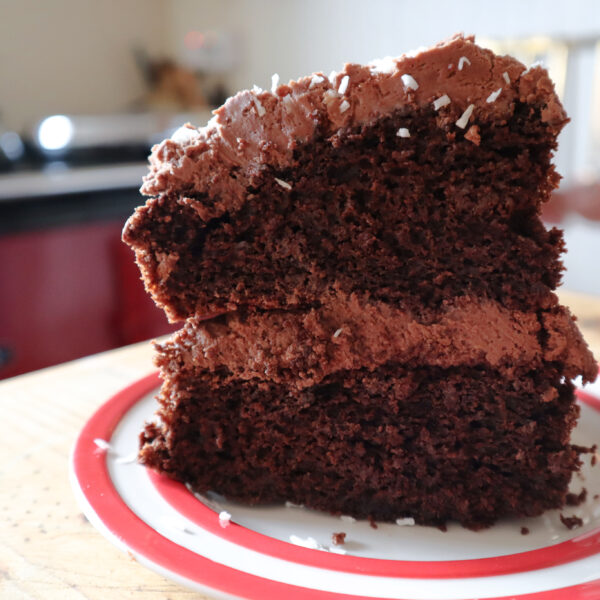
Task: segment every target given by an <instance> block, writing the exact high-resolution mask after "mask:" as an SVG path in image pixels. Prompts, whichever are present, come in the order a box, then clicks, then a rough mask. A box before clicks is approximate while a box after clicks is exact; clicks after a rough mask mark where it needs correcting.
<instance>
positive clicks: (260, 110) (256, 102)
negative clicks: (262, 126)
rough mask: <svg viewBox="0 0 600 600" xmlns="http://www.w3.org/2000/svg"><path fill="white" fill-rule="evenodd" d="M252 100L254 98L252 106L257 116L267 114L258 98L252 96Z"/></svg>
mask: <svg viewBox="0 0 600 600" xmlns="http://www.w3.org/2000/svg"><path fill="white" fill-rule="evenodd" d="M252 100H254V106H256V112H257V113H258V116H259V117H264V116H265V115H266V114H267V111H266V110H265V107H264V106H263V105H262V104H261V102H260V100H259V99H258V98H257V97H256V96H254V95H253V96H252Z"/></svg>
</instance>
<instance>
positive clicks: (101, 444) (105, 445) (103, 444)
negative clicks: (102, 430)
mask: <svg viewBox="0 0 600 600" xmlns="http://www.w3.org/2000/svg"><path fill="white" fill-rule="evenodd" d="M94 444H96V446H98V448H100V450H109V449H110V444H109V443H108V442H107V441H106V440H103V439H102V438H96V439H95V440H94Z"/></svg>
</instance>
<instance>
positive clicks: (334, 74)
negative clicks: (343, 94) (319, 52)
mask: <svg viewBox="0 0 600 600" xmlns="http://www.w3.org/2000/svg"><path fill="white" fill-rule="evenodd" d="M336 77H337V71H331V73H329V77H328V78H327V79H329V82H330V83H333V80H334V79H335V78H336Z"/></svg>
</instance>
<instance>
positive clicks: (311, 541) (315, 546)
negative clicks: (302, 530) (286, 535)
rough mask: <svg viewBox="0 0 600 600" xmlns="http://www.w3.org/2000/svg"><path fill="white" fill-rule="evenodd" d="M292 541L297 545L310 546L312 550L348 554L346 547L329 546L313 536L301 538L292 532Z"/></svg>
mask: <svg viewBox="0 0 600 600" xmlns="http://www.w3.org/2000/svg"><path fill="white" fill-rule="evenodd" d="M290 542H292V544H296V546H303V547H304V548H310V549H311V550H326V551H327V552H333V553H334V554H346V550H344V548H338V547H336V546H334V547H333V548H330V547H329V546H323V545H322V544H319V542H317V540H315V538H312V537H307V538H301V537H298V536H297V535H293V534H292V535H290Z"/></svg>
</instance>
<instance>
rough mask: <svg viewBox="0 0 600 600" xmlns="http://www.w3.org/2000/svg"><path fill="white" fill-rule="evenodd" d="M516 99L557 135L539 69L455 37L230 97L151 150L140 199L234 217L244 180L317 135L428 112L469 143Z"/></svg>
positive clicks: (555, 110)
mask: <svg viewBox="0 0 600 600" xmlns="http://www.w3.org/2000/svg"><path fill="white" fill-rule="evenodd" d="M436 101H437V102H436ZM517 101H519V102H525V103H529V104H531V105H534V106H536V107H537V108H538V109H539V110H540V114H541V119H542V121H543V122H545V123H547V124H548V125H549V126H550V127H553V128H555V129H556V133H558V131H559V130H560V128H561V127H562V126H563V125H564V123H565V122H566V120H567V118H566V115H565V112H564V110H563V108H562V106H561V104H560V102H559V100H558V98H557V96H556V94H555V92H554V86H553V84H552V82H551V80H550V79H549V77H548V74H547V72H546V71H545V70H544V69H543V68H540V67H532V68H530V69H526V68H525V66H524V65H523V64H522V63H520V62H518V61H517V60H515V59H514V58H511V57H507V56H496V55H495V54H493V53H492V52H491V51H490V50H487V49H483V48H481V47H479V46H477V45H476V44H475V43H474V40H473V38H472V37H463V36H462V35H458V36H455V37H453V38H452V39H450V40H447V41H445V42H442V43H441V44H439V45H437V46H435V47H433V48H431V49H429V50H425V51H423V52H419V53H417V54H415V55H403V56H400V57H399V58H387V59H383V60H380V61H375V62H373V63H371V64H369V65H357V64H346V65H345V66H344V68H343V70H342V71H341V72H339V73H334V74H331V75H329V76H328V77H326V76H325V75H323V74H322V73H319V74H314V75H312V76H309V77H304V78H302V79H299V80H298V81H290V82H289V83H288V84H287V85H280V86H278V87H276V89H274V90H273V91H271V92H268V91H263V90H260V89H258V88H255V89H254V90H252V91H250V90H245V91H242V92H239V93H238V94H236V95H235V96H233V97H231V98H229V100H227V102H226V103H225V104H224V105H223V106H222V107H221V108H219V109H218V110H216V111H215V112H214V114H215V116H214V117H213V119H211V121H210V122H209V124H208V125H207V126H206V127H203V128H201V129H195V128H193V127H192V126H191V125H187V126H184V127H183V128H181V129H179V130H178V131H177V132H176V133H175V134H174V135H173V137H172V138H171V139H168V140H165V141H163V142H162V143H160V144H158V145H157V146H155V147H154V148H153V151H152V155H151V157H150V173H149V174H148V175H147V176H146V178H145V181H144V185H143V186H142V188H141V191H142V193H144V194H147V195H151V196H156V195H160V194H165V193H171V192H172V193H175V194H180V195H182V196H183V198H182V199H181V200H180V202H183V203H186V204H189V205H191V206H192V207H193V208H194V209H195V210H196V211H197V213H198V215H199V216H200V217H201V218H202V219H203V220H204V221H205V222H206V221H208V220H209V219H211V218H214V217H218V216H220V215H222V214H223V213H225V212H227V211H237V210H238V209H239V208H240V206H241V205H242V204H243V203H244V202H246V200H247V199H248V194H247V192H246V189H247V186H248V185H249V183H250V182H251V181H252V178H253V177H254V176H255V175H256V174H257V173H259V172H260V171H261V170H262V169H263V168H265V166H270V167H272V168H273V169H274V170H275V171H278V170H279V171H280V170H282V169H284V168H285V167H286V165H289V164H290V161H291V158H292V152H293V150H294V148H295V147H296V146H297V145H298V144H302V143H305V142H308V141H310V140H311V138H313V137H314V136H315V135H316V133H317V131H320V132H321V133H323V134H324V135H326V136H330V137H332V139H333V137H334V136H335V134H336V133H337V132H339V131H344V130H347V129H348V128H351V127H354V126H359V125H362V124H368V123H371V122H373V121H374V120H376V119H378V118H380V117H382V116H385V115H387V114H390V113H392V112H393V111H397V110H400V111H402V110H403V109H409V108H410V109H414V108H420V107H426V106H431V107H432V110H437V112H438V113H439V119H440V124H441V125H445V126H446V125H447V126H449V127H452V128H454V130H455V131H456V134H457V135H465V134H466V136H467V137H468V138H469V139H472V140H477V131H478V129H477V124H478V123H482V122H488V121H491V120H494V121H497V122H498V123H499V124H504V123H505V122H506V121H507V119H508V118H509V117H510V116H511V115H512V114H513V112H514V109H515V103H516V102H517ZM434 103H435V104H434ZM407 123H408V120H407ZM408 128H409V125H408V124H407V129H408ZM408 133H410V132H409V131H408Z"/></svg>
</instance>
